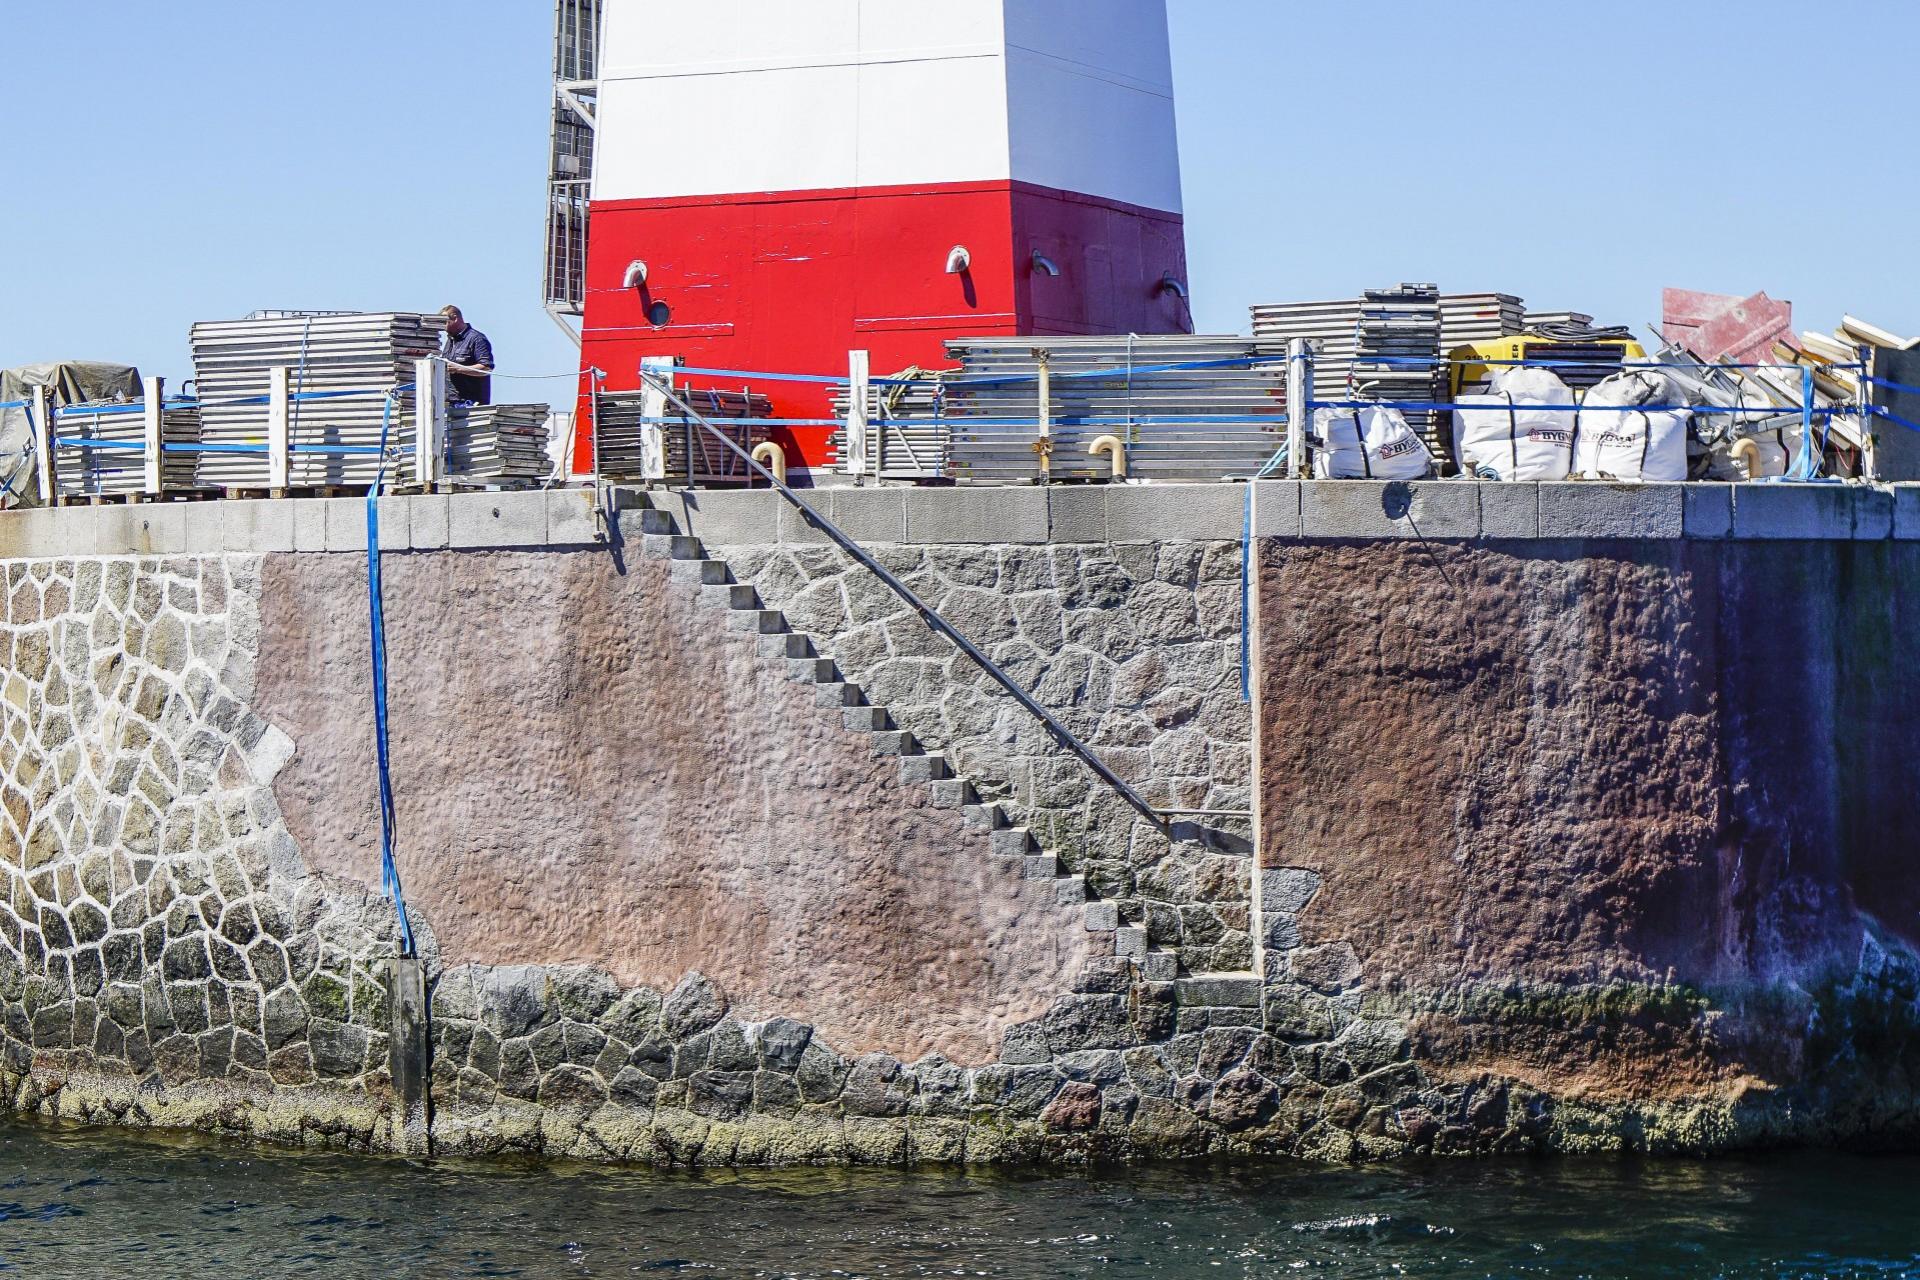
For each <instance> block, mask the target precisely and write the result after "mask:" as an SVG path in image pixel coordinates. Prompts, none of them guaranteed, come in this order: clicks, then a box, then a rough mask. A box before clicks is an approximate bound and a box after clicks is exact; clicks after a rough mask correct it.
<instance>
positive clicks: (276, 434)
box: [267, 365, 293, 489]
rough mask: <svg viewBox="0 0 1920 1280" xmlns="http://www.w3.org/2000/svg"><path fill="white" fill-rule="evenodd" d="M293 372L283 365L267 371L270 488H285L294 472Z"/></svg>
mask: <svg viewBox="0 0 1920 1280" xmlns="http://www.w3.org/2000/svg"><path fill="white" fill-rule="evenodd" d="M292 374H293V370H291V369H289V368H287V367H286V366H285V365H281V366H279V367H278V368H274V369H269V370H267V487H268V488H269V489H285V488H286V487H287V483H288V477H289V476H290V475H291V474H292V471H293V450H292V432H291V429H290V428H291V424H292V414H291V413H290V412H289V407H290V405H291V403H292V398H291V389H292V382H291V378H292Z"/></svg>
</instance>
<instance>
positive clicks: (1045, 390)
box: [1033, 349, 1053, 484]
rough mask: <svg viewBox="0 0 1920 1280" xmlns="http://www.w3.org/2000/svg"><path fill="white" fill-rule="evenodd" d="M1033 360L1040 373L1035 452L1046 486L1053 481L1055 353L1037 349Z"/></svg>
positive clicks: (1043, 482)
mask: <svg viewBox="0 0 1920 1280" xmlns="http://www.w3.org/2000/svg"><path fill="white" fill-rule="evenodd" d="M1033 358H1034V360H1035V361H1036V362H1037V363H1038V365H1039V372H1040V412H1039V426H1040V437H1039V439H1037V440H1035V441H1034V442H1033V451H1034V453H1035V454H1036V455H1037V456H1038V457H1039V459H1040V483H1041V484H1046V483H1047V482H1048V481H1050V480H1052V479H1053V353H1052V352H1051V351H1042V350H1037V349H1036V350H1035V351H1034V353H1033Z"/></svg>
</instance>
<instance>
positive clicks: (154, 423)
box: [140, 377, 167, 498]
mask: <svg viewBox="0 0 1920 1280" xmlns="http://www.w3.org/2000/svg"><path fill="white" fill-rule="evenodd" d="M166 390H167V380H166V379H165V378H157V377H156V378H147V379H145V386H144V387H143V391H144V392H145V394H146V400H145V401H144V402H143V403H142V404H141V418H142V425H143V426H145V428H146V447H145V449H144V450H143V451H142V453H141V460H142V462H144V463H145V464H146V465H145V468H144V470H145V474H144V475H143V476H142V477H141V485H140V487H141V489H142V490H143V491H144V492H146V493H148V494H151V495H152V496H154V497H156V498H157V497H159V496H160V495H161V493H162V492H163V491H164V490H165V487H166V468H165V467H164V466H162V465H161V463H162V455H163V453H164V451H165V449H166V447H167V445H166V432H165V431H164V430H163V427H164V425H165V423H166V417H167V402H166Z"/></svg>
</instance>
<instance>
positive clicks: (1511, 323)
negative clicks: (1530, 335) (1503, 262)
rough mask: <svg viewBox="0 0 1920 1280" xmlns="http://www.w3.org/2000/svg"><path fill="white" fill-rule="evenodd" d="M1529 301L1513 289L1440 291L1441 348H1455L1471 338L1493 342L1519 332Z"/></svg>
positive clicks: (1524, 322)
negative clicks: (1468, 291) (1516, 295)
mask: <svg viewBox="0 0 1920 1280" xmlns="http://www.w3.org/2000/svg"><path fill="white" fill-rule="evenodd" d="M1526 310H1527V304H1526V303H1525V302H1523V301H1521V300H1520V299H1519V298H1516V297H1514V296H1513V295H1512V294H1510V293H1443V294H1441V295H1440V349H1441V350H1442V351H1452V350H1453V349H1454V348H1455V347H1462V346H1465V345H1466V344H1467V343H1469V342H1491V341H1492V340H1493V339H1495V338H1505V337H1509V336H1511V335H1513V334H1516V333H1519V332H1520V331H1521V329H1522V328H1523V327H1524V326H1525V324H1526Z"/></svg>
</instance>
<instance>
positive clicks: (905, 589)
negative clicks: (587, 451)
mask: <svg viewBox="0 0 1920 1280" xmlns="http://www.w3.org/2000/svg"><path fill="white" fill-rule="evenodd" d="M640 376H641V378H642V380H644V381H645V382H647V383H649V384H650V385H651V386H652V387H653V388H654V389H655V390H657V391H659V392H660V394H661V395H663V396H665V397H666V399H667V403H669V404H671V405H673V406H674V407H675V408H676V409H678V410H680V412H681V413H683V414H685V415H686V416H687V417H688V418H689V419H691V420H692V421H694V422H697V423H699V424H700V426H701V427H702V428H703V429H704V430H705V431H706V432H707V433H708V434H710V435H712V436H713V437H714V438H715V439H717V440H719V441H720V443H722V444H724V445H726V446H727V448H729V449H731V450H733V451H734V452H735V453H736V454H739V455H740V457H741V459H742V460H743V461H745V462H746V464H747V465H748V466H749V467H751V468H753V470H754V471H755V472H757V473H758V474H759V475H760V476H761V477H762V478H763V479H765V480H766V482H767V483H768V484H769V485H770V486H772V488H773V489H774V491H775V492H777V493H778V494H779V495H780V496H781V497H783V498H785V499H786V500H787V501H788V502H789V503H791V504H792V505H793V507H794V508H795V509H796V510H798V511H799V512H800V515H801V517H802V518H804V519H805V520H806V521H807V522H808V523H809V524H811V525H813V526H814V527H815V528H817V529H819V530H820V531H821V532H822V533H824V534H826V535H827V537H829V538H831V539H833V541H834V542H835V543H837V544H838V545H839V547H840V549H841V550H842V551H845V552H846V553H847V554H848V555H850V556H852V557H853V558H854V559H855V560H857V561H859V562H860V564H861V565H862V566H863V567H864V568H866V569H867V570H868V571H869V572H870V573H872V574H873V575H874V576H875V577H877V578H879V579H880V581H882V582H884V583H886V584H887V586H888V587H889V588H891V589H892V591H893V593H894V594H895V595H897V596H899V597H900V598H901V599H902V600H904V601H906V602H907V605H908V607H910V608H911V609H912V610H913V611H914V612H915V613H917V614H919V615H920V620H921V621H922V622H925V623H926V624H927V626H929V627H931V628H932V629H933V630H935V631H938V632H939V633H940V634H941V635H943V636H945V637H946V638H947V639H948V640H950V641H952V642H953V644H954V646H955V647H956V648H958V649H959V650H960V652H962V653H964V654H966V655H967V657H969V658H970V659H972V660H973V662H974V663H975V665H977V666H978V667H979V668H980V669H981V670H982V671H984V672H986V673H987V674H988V675H990V676H992V677H993V679H994V682H995V683H996V684H998V685H999V686H1000V687H1001V688H1002V689H1005V690H1006V691H1007V692H1008V693H1009V694H1011V695H1012V697H1013V700H1014V701H1015V702H1018V703H1019V704H1020V705H1021V706H1022V707H1025V708H1026V709H1027V711H1028V712H1029V713H1030V714H1031V715H1033V716H1034V718H1036V719H1037V720H1039V721H1040V723H1041V724H1043V725H1045V726H1046V728H1047V732H1048V733H1050V734H1052V735H1053V738H1054V740H1055V741H1056V742H1058V743H1059V744H1060V745H1061V746H1063V747H1065V748H1066V749H1067V750H1068V751H1071V752H1072V753H1073V754H1074V755H1076V756H1079V757H1080V762H1081V763H1082V764H1084V765H1086V766H1087V768H1089V769H1091V770H1092V771H1093V772H1094V774H1095V776H1097V777H1098V778H1099V779H1100V780H1101V781H1102V782H1104V783H1106V784H1107V785H1108V786H1109V787H1112V788H1113V790H1114V791H1115V792H1116V793H1118V794H1119V796H1120V798H1121V799H1122V800H1125V801H1126V802H1127V804H1128V806H1130V807H1131V808H1132V809H1133V810H1134V811H1135V812H1136V813H1139V814H1140V815H1141V816H1143V817H1144V818H1146V820H1147V821H1149V822H1151V823H1152V824H1153V825H1154V826H1156V827H1159V828H1161V829H1162V830H1165V829H1166V828H1167V826H1168V825H1169V824H1168V820H1167V817H1166V816H1165V815H1163V814H1162V813H1161V812H1160V811H1159V810H1157V809H1155V808H1154V807H1153V806H1152V805H1150V804H1148V803H1147V801H1146V799H1145V798H1144V797H1142V796H1141V795H1140V793H1139V792H1137V791H1135V790H1134V789H1133V788H1132V787H1131V786H1129V785H1127V783H1126V780H1125V779H1123V778H1121V777H1120V775H1119V774H1117V773H1115V772H1114V771H1113V770H1112V769H1111V768H1110V767H1108V765H1107V762H1106V761H1104V760H1102V759H1101V758H1100V757H1099V756H1098V755H1096V754H1094V751H1093V748H1091V747H1089V746H1087V744H1086V743H1084V742H1082V741H1080V739H1078V738H1076V737H1074V736H1073V731H1072V730H1070V729H1068V728H1067V726H1066V725H1064V724H1062V723H1061V722H1060V720H1059V718H1058V717H1056V716H1055V715H1054V714H1053V713H1052V712H1051V711H1048V710H1047V709H1046V708H1045V707H1043V706H1041V705H1040V703H1039V702H1038V701H1036V700H1035V699H1034V696H1033V695H1032V694H1030V693H1028V692H1027V691H1026V690H1025V689H1023V688H1021V687H1020V685H1019V684H1018V683H1017V682H1016V681H1015V680H1014V679H1013V677H1012V676H1009V675H1008V674H1007V673H1006V672H1004V671H1002V670H1001V669H1000V668H999V667H997V666H995V665H994V662H993V659H991V658H989V657H987V655H986V654H984V653H982V652H980V650H979V648H978V647H977V646H976V645H975V644H974V643H973V641H971V640H969V639H967V638H966V637H965V636H964V635H962V634H960V632H959V631H958V630H957V629H956V628H955V627H954V625H953V624H952V623H950V622H948V621H947V620H946V619H945V618H943V617H941V616H940V611H939V610H937V609H935V608H934V607H933V606H932V605H930V604H928V603H927V602H926V601H924V600H922V599H921V598H920V597H919V596H917V595H915V594H914V591H913V588H912V587H909V586H908V585H907V584H906V583H904V582H902V581H900V579H898V578H896V577H894V576H893V574H892V573H890V572H888V571H887V569H886V567H885V566H884V565H882V564H881V563H880V562H879V561H878V560H875V559H874V558H873V557H872V556H871V555H869V554H867V552H866V550H865V549H864V548H862V547H861V545H860V544H859V543H857V542H855V541H854V540H853V539H852V538H851V537H849V536H848V535H847V534H846V533H845V532H843V531H842V530H841V528H840V526H839V525H836V524H835V523H834V522H833V521H831V520H829V519H828V518H827V517H825V516H823V515H821V514H820V513H819V512H818V511H815V510H814V509H813V508H812V507H810V506H808V505H807V504H806V503H804V502H802V501H801V500H800V496H799V495H798V494H796V493H795V492H794V491H793V490H792V489H789V488H788V487H787V485H786V482H785V481H784V480H781V479H780V478H779V477H777V476H775V475H774V474H773V472H771V471H769V470H767V469H766V468H765V467H763V466H761V465H760V464H759V463H758V462H756V461H755V460H754V457H753V455H752V454H750V453H748V452H747V451H746V450H745V449H742V448H741V447H740V446H739V445H737V444H735V443H734V442H733V441H732V440H731V439H730V438H729V437H728V436H727V434H726V432H724V431H721V430H720V429H719V428H718V427H716V426H714V425H713V424H712V423H711V422H708V421H707V420H706V419H705V418H703V417H701V416H700V412H699V410H697V409H695V408H694V407H693V406H692V405H690V404H688V403H687V402H686V401H685V400H683V399H681V398H680V396H679V395H678V394H677V393H676V392H675V391H674V389H673V387H672V385H671V384H670V382H669V381H663V380H662V379H661V378H659V377H658V376H657V375H655V374H652V373H647V372H642V373H641V375H640Z"/></svg>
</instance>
